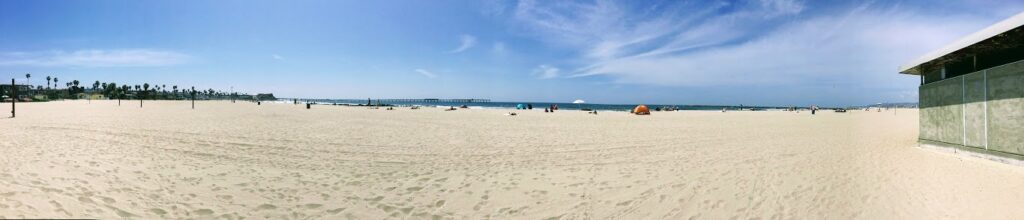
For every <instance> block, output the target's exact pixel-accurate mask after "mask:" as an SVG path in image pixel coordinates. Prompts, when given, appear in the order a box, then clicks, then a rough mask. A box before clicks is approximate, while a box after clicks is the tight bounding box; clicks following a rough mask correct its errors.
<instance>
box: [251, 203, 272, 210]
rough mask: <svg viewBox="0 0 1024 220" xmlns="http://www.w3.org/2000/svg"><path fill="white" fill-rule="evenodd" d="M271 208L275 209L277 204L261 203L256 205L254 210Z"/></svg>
mask: <svg viewBox="0 0 1024 220" xmlns="http://www.w3.org/2000/svg"><path fill="white" fill-rule="evenodd" d="M272 209H277V206H274V205H271V204H263V205H260V206H257V207H256V210H272Z"/></svg>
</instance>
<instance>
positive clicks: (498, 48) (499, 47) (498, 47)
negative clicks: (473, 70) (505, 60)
mask: <svg viewBox="0 0 1024 220" xmlns="http://www.w3.org/2000/svg"><path fill="white" fill-rule="evenodd" d="M491 51H493V52H494V53H497V54H504V53H505V51H506V49H505V43H504V42H494V46H492V47H491Z"/></svg>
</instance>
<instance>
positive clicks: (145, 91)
mask: <svg viewBox="0 0 1024 220" xmlns="http://www.w3.org/2000/svg"><path fill="white" fill-rule="evenodd" d="M142 92H143V94H144V95H143V97H145V96H148V95H149V83H143V84H142Z"/></svg>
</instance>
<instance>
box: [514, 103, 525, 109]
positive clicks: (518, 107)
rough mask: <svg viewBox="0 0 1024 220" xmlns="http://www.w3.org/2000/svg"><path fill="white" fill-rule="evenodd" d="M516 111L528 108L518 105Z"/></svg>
mask: <svg viewBox="0 0 1024 220" xmlns="http://www.w3.org/2000/svg"><path fill="white" fill-rule="evenodd" d="M516 109H526V107H525V106H523V104H518V105H516Z"/></svg>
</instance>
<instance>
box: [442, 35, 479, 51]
mask: <svg viewBox="0 0 1024 220" xmlns="http://www.w3.org/2000/svg"><path fill="white" fill-rule="evenodd" d="M473 46H476V37H474V36H473V35H466V34H464V35H462V36H459V47H456V48H455V49H452V50H451V51H448V53H461V52H462V51H466V50H468V49H469V48H473Z"/></svg>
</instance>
